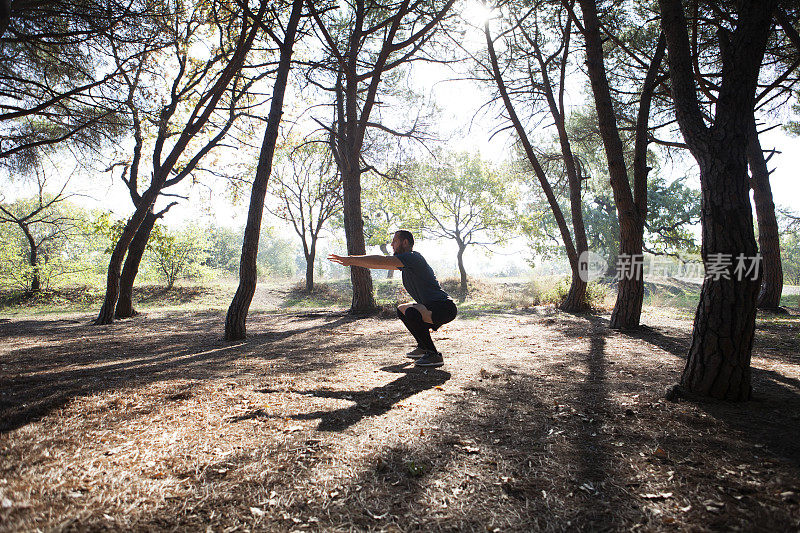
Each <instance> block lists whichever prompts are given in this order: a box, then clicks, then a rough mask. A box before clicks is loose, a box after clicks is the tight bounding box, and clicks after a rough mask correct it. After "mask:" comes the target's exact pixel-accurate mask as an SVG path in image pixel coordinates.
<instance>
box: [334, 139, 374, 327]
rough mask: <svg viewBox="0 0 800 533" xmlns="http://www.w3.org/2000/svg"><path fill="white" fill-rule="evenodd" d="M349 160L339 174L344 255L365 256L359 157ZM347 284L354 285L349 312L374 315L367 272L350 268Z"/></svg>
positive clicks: (366, 270)
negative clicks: (349, 162)
mask: <svg viewBox="0 0 800 533" xmlns="http://www.w3.org/2000/svg"><path fill="white" fill-rule="evenodd" d="M351 161H354V162H355V164H354V165H351V166H350V168H347V169H345V170H344V171H343V172H342V200H343V214H344V233H345V239H346V240H347V254H348V255H364V254H366V251H367V246H366V242H365V240H364V221H363V219H362V218H361V171H360V169H359V168H358V161H359V158H358V154H355V155H354V156H353V157H351ZM350 281H351V283H352V285H353V300H352V302H351V304H350V313H351V314H354V315H362V314H370V313H373V312H375V309H376V308H377V306H376V305H375V297H374V296H373V287H372V276H371V275H370V272H369V269H367V268H362V267H355V266H354V267H350Z"/></svg>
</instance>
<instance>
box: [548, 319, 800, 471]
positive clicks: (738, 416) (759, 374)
mask: <svg viewBox="0 0 800 533" xmlns="http://www.w3.org/2000/svg"><path fill="white" fill-rule="evenodd" d="M589 320H590V321H592V322H594V323H597V324H602V325H603V326H605V328H603V327H601V328H599V329H597V331H596V332H595V333H594V334H595V335H601V336H603V335H605V336H614V335H622V336H625V337H628V338H633V339H637V340H640V341H643V342H646V343H648V344H651V345H653V346H655V347H658V348H659V349H661V350H663V351H664V352H665V353H666V354H668V355H669V356H671V357H675V358H677V359H679V360H681V361H685V360H686V356H687V353H688V350H689V347H690V345H691V329H688V330H687V329H679V328H669V327H664V326H659V327H650V326H642V327H641V328H639V329H638V330H634V331H625V332H615V331H612V330H609V329H607V324H604V321H603V320H602V319H598V318H594V319H592V318H590V319H589ZM764 330H766V331H769V332H770V333H772V334H773V335H774V334H776V333H780V332H781V329H780V327H779V326H775V325H771V324H766V325H760V326H759V328H758V329H757V331H756V342H755V347H754V355H755V356H758V357H762V354H761V353H759V351H760V350H764V351H766V349H768V346H766V344H767V343H768V341H769V339H763V338H761V339H760V338H759V337H763V336H764V333H763V331H764ZM562 331H563V332H564V333H566V334H568V335H577V334H579V333H580V329H579V328H576V327H570V328H562ZM785 331H786V330H785V328H784V329H783V332H784V333H785ZM765 341H767V342H765ZM786 342H790V343H796V342H797V341H796V340H794V339H792V340H787V341H786ZM763 357H765V358H767V359H768V360H770V361H773V362H775V361H780V362H784V363H788V364H797V358H796V357H795V355H794V354H793V353H792V352H791V351H789V352H788V355H786V354H784V353H781V354H780V355H776V354H773V353H769V352H767V353H764V354H763ZM751 375H752V386H753V399H752V400H751V401H749V402H744V403H732V402H723V401H717V400H713V399H704V398H699V397H692V398H689V399H684V400H682V401H686V402H689V403H691V404H692V405H695V406H697V407H699V408H700V409H702V410H703V411H705V412H706V413H708V414H710V415H712V416H713V417H714V418H715V419H717V420H719V421H720V422H722V423H724V424H725V425H726V426H727V427H728V428H730V429H731V430H734V431H735V435H736V438H735V439H734V438H731V440H730V444H729V445H730V446H737V447H738V446H740V443H741V442H745V443H750V444H751V445H752V444H756V445H758V446H760V447H761V446H763V447H767V448H768V449H769V451H771V452H772V453H774V454H775V455H776V456H778V457H783V458H786V459H789V460H791V461H792V462H793V463H794V464H795V465H798V466H800V441H798V439H797V435H800V380H797V379H794V378H792V377H788V376H786V375H783V374H781V373H780V372H776V371H774V370H769V369H765V368H759V367H758V366H751ZM678 377H679V376H678ZM675 383H677V380H676V381H675ZM675 383H668V385H667V387H665V388H663V389H662V390H660V391H657V392H659V393H663V392H665V391H666V388H668V387H669V386H671V385H674V384H675Z"/></svg>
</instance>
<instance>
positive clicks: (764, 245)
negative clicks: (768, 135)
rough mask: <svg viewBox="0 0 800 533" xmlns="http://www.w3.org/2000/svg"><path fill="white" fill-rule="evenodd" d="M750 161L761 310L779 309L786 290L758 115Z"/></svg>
mask: <svg viewBox="0 0 800 533" xmlns="http://www.w3.org/2000/svg"><path fill="white" fill-rule="evenodd" d="M747 161H748V164H749V166H750V185H751V187H752V188H753V201H754V203H755V205H756V220H757V221H758V249H759V250H760V252H761V271H762V272H763V277H762V279H761V291H760V292H759V294H758V302H757V307H758V308H759V309H771V310H777V309H780V305H781V293H782V291H783V266H782V265H781V249H780V236H779V231H778V220H777V218H776V217H775V203H774V202H773V200H772V188H771V187H770V183H769V169H768V168H767V161H766V159H765V158H764V152H763V150H762V149H761V143H760V142H759V139H758V130H757V128H756V121H755V116H754V117H753V120H752V121H751V123H750V136H749V139H748V143H747Z"/></svg>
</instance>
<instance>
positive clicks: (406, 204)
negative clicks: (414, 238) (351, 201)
mask: <svg viewBox="0 0 800 533" xmlns="http://www.w3.org/2000/svg"><path fill="white" fill-rule="evenodd" d="M361 209H362V212H363V214H364V215H363V216H364V237H365V238H366V241H367V245H368V246H381V245H383V246H386V245H387V244H388V243H390V242H391V240H392V235H393V234H394V232H395V231H397V230H398V229H407V230H410V231H411V232H413V233H415V234H419V229H420V228H419V216H418V213H417V212H416V211H415V206H414V199H413V198H412V197H411V190H410V188H409V186H408V184H407V183H405V182H403V181H401V180H387V179H386V178H384V177H382V176H374V175H370V176H369V177H367V178H366V179H365V180H364V185H363V189H362V195H361Z"/></svg>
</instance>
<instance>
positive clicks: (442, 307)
mask: <svg viewBox="0 0 800 533" xmlns="http://www.w3.org/2000/svg"><path fill="white" fill-rule="evenodd" d="M424 305H425V307H427V308H428V310H429V311H430V312H431V320H433V326H432V327H431V329H433V330H434V331H436V330H437V329H439V327H441V326H442V325H443V324H447V323H448V322H450V321H452V320H453V319H454V318H455V317H456V315H457V314H458V309H457V308H456V304H455V303H453V300H441V301H436V302H428V303H426V304H424Z"/></svg>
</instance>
